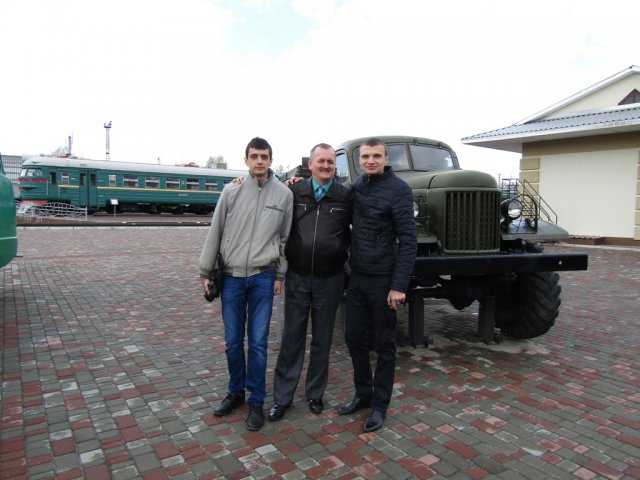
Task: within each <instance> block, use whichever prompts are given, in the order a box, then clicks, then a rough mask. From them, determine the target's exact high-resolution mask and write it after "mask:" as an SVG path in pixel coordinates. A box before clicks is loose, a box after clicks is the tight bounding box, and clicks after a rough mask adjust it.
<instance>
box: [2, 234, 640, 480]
mask: <svg viewBox="0 0 640 480" xmlns="http://www.w3.org/2000/svg"><path fill="white" fill-rule="evenodd" d="M206 232H207V228H206V227H205V226H203V227H196V228H175V227H166V226H140V227H135V228H131V227H127V228H120V227H118V225H112V226H103V227H93V228H83V227H82V226H72V227H70V226H67V227H48V228H32V227H27V228H24V227H21V228H19V231H18V235H19V254H20V256H19V257H18V258H16V259H14V260H13V261H12V262H11V263H10V264H9V265H7V266H6V267H4V268H2V269H1V270H0V281H1V282H2V291H1V297H0V311H1V312H2V323H1V324H0V334H1V338H0V341H1V347H2V351H1V352H0V357H1V360H2V364H1V366H0V373H1V375H2V384H1V397H0V402H1V404H2V406H1V412H2V419H1V422H2V423H1V424H0V429H1V431H0V478H1V479H60V480H72V479H81V478H88V479H90V480H101V479H116V480H127V479H138V478H141V479H145V480H155V479H170V478H171V479H174V478H175V479H196V478H198V479H211V478H226V479H242V478H256V479H275V478H284V479H291V480H293V479H305V478H311V479H320V478H323V479H324V478H336V479H353V478H362V479H387V478H391V479H394V480H401V479H410V478H434V479H485V478H486V479H503V480H515V479H536V480H537V479H543V478H544V479H547V478H558V479H583V480H588V479H600V478H602V479H639V478H640V328H638V327H639V324H640V318H639V317H640V316H639V315H638V312H639V311H640V293H639V292H640V251H639V250H638V249H623V248H609V247H607V248H604V247H590V248H589V249H588V253H589V257H590V258H589V270H588V271H586V272H582V271H578V272H561V273H560V277H561V285H562V288H563V297H562V307H561V312H560V316H559V318H558V320H557V323H556V326H555V327H554V328H553V329H552V330H551V331H550V332H549V333H548V334H547V335H545V336H542V337H539V338H536V339H533V340H527V341H515V340H510V339H507V338H504V339H502V341H501V342H500V343H490V344H488V345H487V344H485V343H483V342H481V341H479V340H478V339H477V336H476V321H477V306H476V305H472V306H471V307H469V308H467V309H465V310H463V311H456V310H454V309H453V308H451V307H449V306H448V304H447V303H445V302H442V301H439V300H427V301H426V307H425V312H426V318H427V320H426V328H427V329H428V330H429V334H430V336H431V338H432V339H433V340H434V343H433V344H432V345H431V346H430V348H428V349H427V348H425V347H423V346H420V347H417V348H414V347H412V346H403V347H399V348H398V363H397V374H396V383H395V385H394V392H393V399H392V403H391V408H390V410H389V411H388V415H387V418H386V421H385V425H384V426H383V428H382V429H380V430H379V431H377V432H373V433H366V434H365V433H363V432H362V422H363V418H364V416H365V415H366V411H362V412H358V413H357V414H355V415H352V416H339V415H338V414H337V412H336V407H338V406H340V405H341V404H342V403H343V402H345V401H347V400H349V399H350V398H351V396H352V394H353V388H352V382H351V362H350V358H349V354H348V351H347V348H346V345H345V342H344V339H343V336H342V330H341V327H340V322H336V331H335V336H334V343H333V347H332V355H331V365H330V379H329V386H328V389H327V393H326V395H325V398H324V400H325V410H324V412H323V413H322V414H320V415H314V414H312V413H310V412H309V411H308V409H307V407H306V402H305V401H304V397H303V394H302V391H301V389H299V390H298V392H297V396H296V401H295V403H294V405H293V407H292V408H291V409H289V410H288V411H287V413H286V415H285V417H284V419H283V420H281V421H279V422H273V423H271V422H268V421H267V422H266V423H265V426H264V427H263V429H262V430H260V431H258V432H249V431H247V429H246V425H245V423H244V420H245V417H246V415H247V408H246V406H244V407H241V408H239V409H238V410H237V411H236V412H234V413H233V414H232V415H230V416H227V417H222V418H218V417H215V416H214V415H213V407H214V406H215V405H217V404H218V402H219V401H220V400H221V398H222V397H224V395H225V394H226V385H227V381H228V377H227V371H226V361H225V355H224V341H223V327H222V321H221V318H220V303H219V300H216V301H214V302H213V303H207V302H206V301H205V300H204V298H203V296H202V292H201V289H200V286H199V282H198V278H197V267H196V262H197V258H198V256H199V253H200V249H201V247H202V244H203V242H204V238H205V236H206ZM581 248H583V247H576V246H569V245H564V246H563V245H561V246H554V247H550V248H548V250H549V251H567V250H569V251H576V250H577V249H581ZM584 248H587V247H584ZM404 313H405V312H402V314H404ZM281 315H282V298H278V300H277V301H276V304H275V305H274V318H273V325H272V334H271V341H270V351H269V370H268V372H267V383H268V387H269V390H270V392H269V394H268V399H269V401H270V400H271V382H272V379H273V367H274V365H275V359H276V355H277V352H278V348H279V345H278V342H277V335H276V330H277V328H276V324H277V322H278V321H279V320H280V319H281ZM403 329H404V332H405V333H406V324H403V323H402V322H401V325H400V327H399V335H400V336H401V337H402V335H403ZM303 375H304V374H303ZM303 381H304V376H303V379H302V381H301V384H302V383H303ZM268 406H269V405H266V406H265V408H268Z"/></svg>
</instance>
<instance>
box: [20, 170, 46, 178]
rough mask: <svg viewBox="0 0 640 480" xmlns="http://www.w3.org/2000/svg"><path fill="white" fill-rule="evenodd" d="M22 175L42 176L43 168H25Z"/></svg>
mask: <svg viewBox="0 0 640 480" xmlns="http://www.w3.org/2000/svg"><path fill="white" fill-rule="evenodd" d="M20 176H21V177H41V176H42V170H40V169H39V168H23V169H22V171H21V172H20Z"/></svg>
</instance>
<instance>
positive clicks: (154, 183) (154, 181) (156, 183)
mask: <svg viewBox="0 0 640 480" xmlns="http://www.w3.org/2000/svg"><path fill="white" fill-rule="evenodd" d="M145 186H146V187H147V188H160V177H147V178H146V179H145Z"/></svg>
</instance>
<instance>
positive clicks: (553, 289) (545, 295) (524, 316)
mask: <svg viewBox="0 0 640 480" xmlns="http://www.w3.org/2000/svg"><path fill="white" fill-rule="evenodd" d="M559 280H560V277H559V275H558V273H557V272H533V273H518V274H510V275H508V276H506V277H505V278H504V279H503V282H502V284H501V287H500V289H499V291H498V294H497V298H496V327H498V328H499V329H500V330H501V331H502V333H503V334H504V335H508V336H510V337H513V338H520V339H526V338H534V337H538V336H540V335H543V334H545V333H547V332H548V331H549V329H550V328H551V327H552V326H553V324H554V323H555V321H556V317H557V316H558V311H559V309H560V291H561V289H560V284H559Z"/></svg>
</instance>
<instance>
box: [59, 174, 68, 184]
mask: <svg viewBox="0 0 640 480" xmlns="http://www.w3.org/2000/svg"><path fill="white" fill-rule="evenodd" d="M60 185H69V172H62V173H61V174H60Z"/></svg>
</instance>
